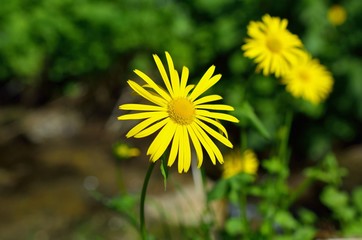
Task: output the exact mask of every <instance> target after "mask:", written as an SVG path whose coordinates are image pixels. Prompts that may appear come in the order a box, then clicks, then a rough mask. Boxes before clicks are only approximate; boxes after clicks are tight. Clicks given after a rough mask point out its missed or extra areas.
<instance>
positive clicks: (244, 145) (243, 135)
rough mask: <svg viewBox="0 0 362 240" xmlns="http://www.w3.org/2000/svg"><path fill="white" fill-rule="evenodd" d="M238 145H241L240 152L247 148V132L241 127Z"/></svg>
mask: <svg viewBox="0 0 362 240" xmlns="http://www.w3.org/2000/svg"><path fill="white" fill-rule="evenodd" d="M240 145H241V149H240V150H241V153H243V152H244V151H245V150H246V149H247V148H248V134H247V132H246V129H245V128H243V129H241V135H240Z"/></svg>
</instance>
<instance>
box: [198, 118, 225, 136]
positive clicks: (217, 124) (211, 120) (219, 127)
mask: <svg viewBox="0 0 362 240" xmlns="http://www.w3.org/2000/svg"><path fill="white" fill-rule="evenodd" d="M196 117H197V118H198V119H200V120H202V121H205V122H208V123H210V124H212V125H214V126H215V127H217V128H218V129H219V130H221V131H222V132H223V134H224V135H225V137H228V133H227V131H226V129H225V127H224V126H223V125H222V124H221V123H219V122H218V121H215V120H213V119H211V118H207V117H204V116H200V115H199V116H196Z"/></svg>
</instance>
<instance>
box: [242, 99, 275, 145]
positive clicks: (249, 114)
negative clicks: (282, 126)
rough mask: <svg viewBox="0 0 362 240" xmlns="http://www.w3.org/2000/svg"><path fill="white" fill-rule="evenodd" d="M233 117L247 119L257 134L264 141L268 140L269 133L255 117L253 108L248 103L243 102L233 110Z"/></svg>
mask: <svg viewBox="0 0 362 240" xmlns="http://www.w3.org/2000/svg"><path fill="white" fill-rule="evenodd" d="M235 115H236V116H240V117H241V118H245V117H246V118H247V119H248V120H249V121H250V122H251V124H252V125H253V126H254V127H255V128H256V130H258V131H259V133H260V134H261V135H262V136H263V137H265V138H266V139H270V133H269V131H268V130H267V128H266V127H265V126H264V124H263V123H262V122H261V121H260V119H259V118H258V117H257V116H256V114H255V112H254V109H253V107H252V106H251V105H250V104H249V103H248V102H244V103H243V104H242V105H241V106H240V108H238V109H236V110H235Z"/></svg>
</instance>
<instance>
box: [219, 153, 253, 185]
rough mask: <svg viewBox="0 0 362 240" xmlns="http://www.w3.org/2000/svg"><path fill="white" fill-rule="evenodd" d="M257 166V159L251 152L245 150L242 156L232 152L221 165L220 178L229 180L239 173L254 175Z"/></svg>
mask: <svg viewBox="0 0 362 240" xmlns="http://www.w3.org/2000/svg"><path fill="white" fill-rule="evenodd" d="M258 166H259V162H258V159H257V157H256V155H255V153H254V152H253V151H252V150H250V149H247V150H245V151H244V152H243V154H240V152H233V153H231V154H229V155H227V156H226V157H225V162H224V164H223V165H222V177H223V178H230V177H232V176H235V175H237V174H239V173H241V172H244V173H248V174H251V175H254V174H256V172H257V171H258Z"/></svg>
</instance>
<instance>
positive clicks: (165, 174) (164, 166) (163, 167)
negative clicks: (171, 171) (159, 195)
mask: <svg viewBox="0 0 362 240" xmlns="http://www.w3.org/2000/svg"><path fill="white" fill-rule="evenodd" d="M160 169H161V174H162V176H163V185H164V188H165V191H166V188H167V177H168V168H167V162H166V161H165V160H164V157H162V158H161V165H160Z"/></svg>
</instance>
